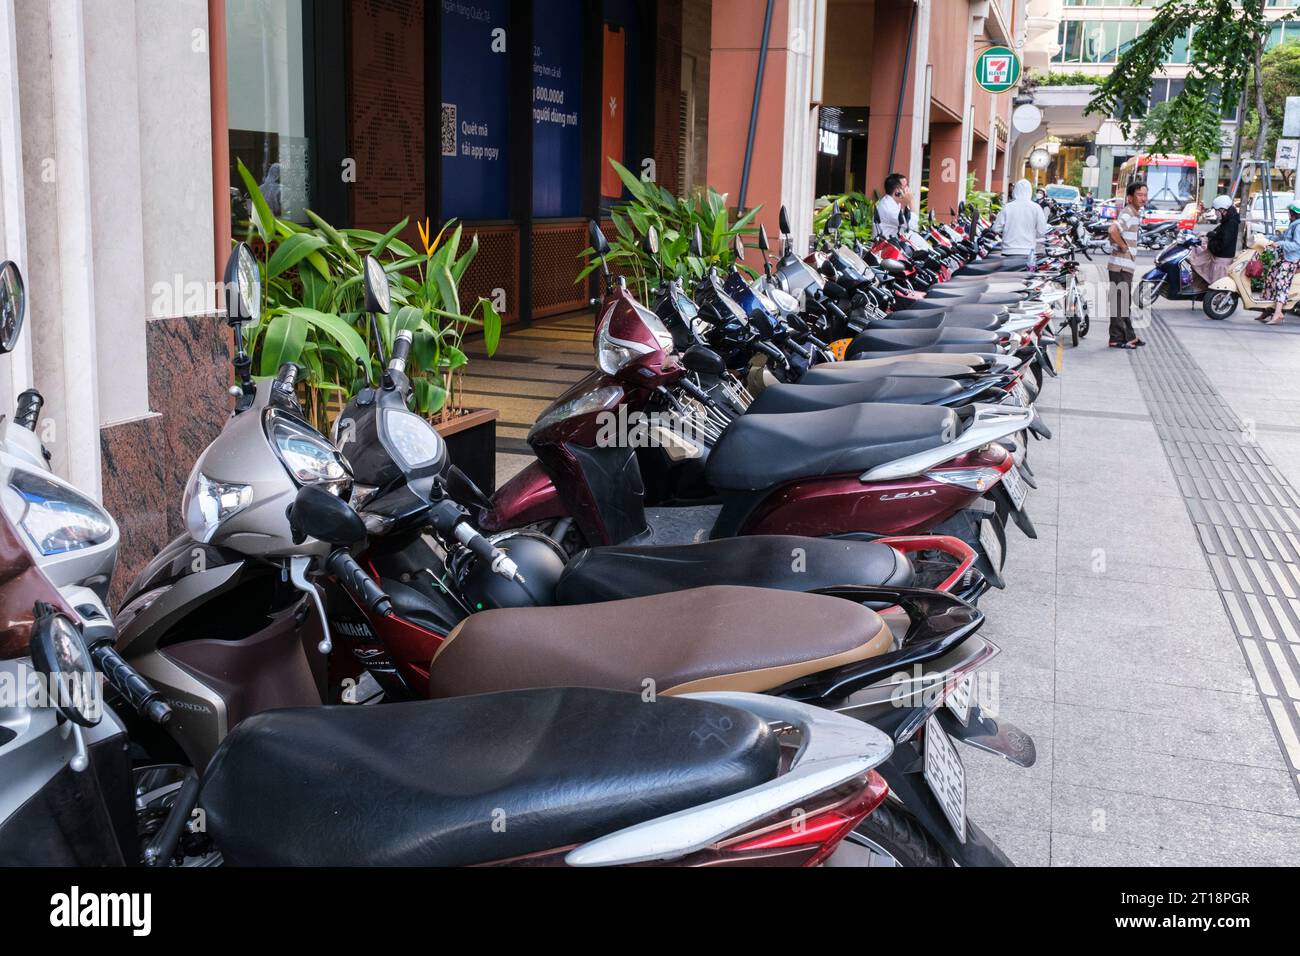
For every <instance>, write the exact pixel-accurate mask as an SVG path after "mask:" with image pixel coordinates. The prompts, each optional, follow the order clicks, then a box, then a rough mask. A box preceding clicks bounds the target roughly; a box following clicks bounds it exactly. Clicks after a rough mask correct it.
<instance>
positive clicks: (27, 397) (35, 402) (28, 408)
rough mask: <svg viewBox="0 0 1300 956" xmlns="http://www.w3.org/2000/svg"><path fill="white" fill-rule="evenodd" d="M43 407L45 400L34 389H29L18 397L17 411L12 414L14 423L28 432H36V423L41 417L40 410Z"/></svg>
mask: <svg viewBox="0 0 1300 956" xmlns="http://www.w3.org/2000/svg"><path fill="white" fill-rule="evenodd" d="M44 405H45V398H44V396H42V395H41V393H40V392H38V391H36V389H34V388H29V389H27V391H25V392H23V393H22V394H21V395H19V396H18V410H17V412H15V414H14V421H15V422H17V423H18V424H19V425H21V426H23V428H26V429H27V430H28V431H29V432H34V431H36V421H37V419H39V418H40V417H41V409H42V408H43V407H44Z"/></svg>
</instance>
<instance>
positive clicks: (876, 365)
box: [764, 355, 971, 391]
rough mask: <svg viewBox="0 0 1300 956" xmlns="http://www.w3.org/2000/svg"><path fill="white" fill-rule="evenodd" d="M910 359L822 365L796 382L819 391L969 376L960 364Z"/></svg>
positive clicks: (968, 366)
mask: <svg viewBox="0 0 1300 956" xmlns="http://www.w3.org/2000/svg"><path fill="white" fill-rule="evenodd" d="M944 357H946V356H944ZM911 358H913V356H911V355H906V356H903V358H902V359H900V360H882V359H870V360H868V361H866V362H857V361H855V360H849V361H847V362H825V363H823V364H821V365H814V366H813V367H812V368H810V369H809V370H808V371H807V372H805V373H804V376H803V378H801V379H799V384H800V385H804V386H811V385H816V386H819V387H820V386H823V385H848V384H852V383H854V382H870V381H875V380H877V379H881V378H924V379H933V378H960V377H963V376H969V375H970V374H971V366H970V365H968V364H966V363H964V362H958V361H955V360H954V361H951V362H941V361H939V357H934V358H923V359H918V360H917V361H906V360H907V359H911ZM954 358H955V357H954ZM764 391H766V389H765V390H764Z"/></svg>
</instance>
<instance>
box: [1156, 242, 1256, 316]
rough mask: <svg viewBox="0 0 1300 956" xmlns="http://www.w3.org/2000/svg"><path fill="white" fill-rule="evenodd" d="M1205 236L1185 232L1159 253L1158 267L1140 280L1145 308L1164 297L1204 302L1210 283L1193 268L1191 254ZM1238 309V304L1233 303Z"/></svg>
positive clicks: (1157, 258) (1173, 299) (1157, 257)
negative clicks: (1206, 282)
mask: <svg viewBox="0 0 1300 956" xmlns="http://www.w3.org/2000/svg"><path fill="white" fill-rule="evenodd" d="M1200 245H1201V237H1200V236H1198V235H1196V234H1195V233H1193V232H1184V233H1182V234H1181V235H1180V236H1179V237H1178V238H1177V239H1176V240H1174V241H1173V242H1172V243H1170V244H1169V245H1168V246H1166V247H1165V248H1164V249H1163V250H1161V252H1160V254H1159V255H1158V256H1156V264H1155V267H1154V268H1152V269H1151V271H1149V272H1148V273H1147V274H1146V275H1144V276H1143V277H1142V281H1141V282H1139V283H1138V295H1137V302H1138V307H1139V308H1142V309H1150V308H1152V307H1153V306H1154V305H1155V304H1156V302H1157V301H1159V300H1160V299H1162V298H1164V299H1170V300H1171V301H1192V302H1200V301H1201V300H1202V299H1204V298H1205V294H1206V292H1207V290H1208V288H1209V287H1208V286H1207V285H1206V284H1205V281H1204V280H1203V279H1202V278H1201V276H1200V275H1199V274H1198V273H1197V272H1196V270H1195V269H1194V268H1193V267H1192V258H1191V253H1192V250H1193V249H1196V248H1199V247H1200ZM1233 308H1234V310H1235V308H1236V306H1233Z"/></svg>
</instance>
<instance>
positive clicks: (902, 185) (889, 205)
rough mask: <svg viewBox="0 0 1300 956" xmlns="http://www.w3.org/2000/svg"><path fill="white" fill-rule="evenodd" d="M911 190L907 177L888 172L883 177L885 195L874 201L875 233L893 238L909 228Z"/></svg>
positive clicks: (882, 236)
mask: <svg viewBox="0 0 1300 956" xmlns="http://www.w3.org/2000/svg"><path fill="white" fill-rule="evenodd" d="M911 218H912V191H911V190H910V189H909V188H908V186H907V177H906V176H903V175H900V174H899V173H890V174H889V175H888V176H886V177H885V195H884V196H883V197H882V198H881V200H880V202H878V203H876V235H877V236H879V237H881V238H885V239H893V238H895V237H897V235H898V234H899V233H900V232H906V231H907V230H908V229H909V228H910V222H911Z"/></svg>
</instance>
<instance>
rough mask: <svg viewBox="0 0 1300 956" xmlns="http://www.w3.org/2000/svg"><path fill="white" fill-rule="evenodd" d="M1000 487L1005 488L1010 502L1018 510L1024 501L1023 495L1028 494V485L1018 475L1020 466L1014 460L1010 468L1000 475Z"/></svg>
mask: <svg viewBox="0 0 1300 956" xmlns="http://www.w3.org/2000/svg"><path fill="white" fill-rule="evenodd" d="M1002 487H1003V488H1005V489H1007V494H1009V495H1010V496H1011V503H1012V504H1013V505H1015V506H1016V510H1017V511H1019V510H1020V509H1021V507H1022V506H1023V505H1024V503H1025V496H1026V495H1027V494H1029V486H1028V485H1026V484H1025V482H1024V479H1022V478H1021V477H1020V468H1019V466H1018V465H1016V464H1015V462H1012V463H1011V468H1010V469H1009V470H1008V471H1007V472H1006V474H1004V475H1003V476H1002Z"/></svg>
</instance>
